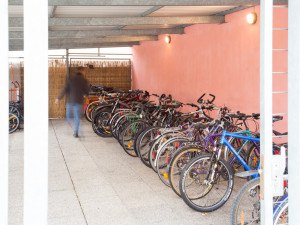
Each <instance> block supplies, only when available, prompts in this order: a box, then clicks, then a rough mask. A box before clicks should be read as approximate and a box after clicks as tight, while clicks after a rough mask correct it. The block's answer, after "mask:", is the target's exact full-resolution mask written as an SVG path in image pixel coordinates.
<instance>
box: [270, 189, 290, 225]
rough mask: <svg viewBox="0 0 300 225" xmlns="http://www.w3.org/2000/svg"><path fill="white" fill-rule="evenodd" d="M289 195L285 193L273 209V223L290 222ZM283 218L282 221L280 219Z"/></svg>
mask: <svg viewBox="0 0 300 225" xmlns="http://www.w3.org/2000/svg"><path fill="white" fill-rule="evenodd" d="M288 200H289V199H288V195H287V194H286V195H284V196H283V197H282V198H280V199H279V200H278V202H277V203H276V205H275V207H274V210H273V224H274V225H276V224H289V221H288V206H289V201H288ZM280 220H281V221H280Z"/></svg>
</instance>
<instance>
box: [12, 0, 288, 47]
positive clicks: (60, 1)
mask: <svg viewBox="0 0 300 225" xmlns="http://www.w3.org/2000/svg"><path fill="white" fill-rule="evenodd" d="M48 2H49V10H48V15H49V49H72V48H100V47H128V46H133V45H139V43H140V41H155V40H157V39H158V35H160V34H183V33H184V27H186V26H189V25H192V24H207V23H209V24H211V23H224V22H225V15H226V14H229V13H232V12H235V11H239V10H242V9H245V8H248V7H251V6H254V5H258V4H259V0H160V1H159V0H156V1H155V0H48ZM287 3H288V0H274V4H287ZM22 4H23V1H22V0H9V30H10V32H9V34H10V46H9V48H10V50H11V51H16V50H23V6H22Z"/></svg>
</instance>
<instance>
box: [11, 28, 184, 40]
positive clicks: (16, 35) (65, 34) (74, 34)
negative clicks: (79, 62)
mask: <svg viewBox="0 0 300 225" xmlns="http://www.w3.org/2000/svg"><path fill="white" fill-rule="evenodd" d="M161 34H184V29H183V28H164V29H144V30H84V31H49V38H84V37H89V38H95V37H106V36H149V35H161ZM9 37H10V38H11V39H23V38H24V33H23V31H11V32H9Z"/></svg>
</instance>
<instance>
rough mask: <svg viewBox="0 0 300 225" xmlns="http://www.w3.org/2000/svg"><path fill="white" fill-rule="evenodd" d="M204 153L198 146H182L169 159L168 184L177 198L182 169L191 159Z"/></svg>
mask: <svg viewBox="0 0 300 225" xmlns="http://www.w3.org/2000/svg"><path fill="white" fill-rule="evenodd" d="M204 151H205V150H203V148H201V147H199V146H184V147H182V148H180V149H178V151H176V152H175V153H174V156H173V157H172V158H171V161H170V164H169V168H168V176H169V183H170V186H171V188H172V189H173V191H174V192H175V193H176V194H177V195H178V196H181V195H180V190H179V181H180V176H181V173H182V170H183V168H184V167H185V165H186V164H187V163H188V162H189V161H190V160H191V159H192V158H194V157H196V156H199V155H201V154H203V152H204Z"/></svg>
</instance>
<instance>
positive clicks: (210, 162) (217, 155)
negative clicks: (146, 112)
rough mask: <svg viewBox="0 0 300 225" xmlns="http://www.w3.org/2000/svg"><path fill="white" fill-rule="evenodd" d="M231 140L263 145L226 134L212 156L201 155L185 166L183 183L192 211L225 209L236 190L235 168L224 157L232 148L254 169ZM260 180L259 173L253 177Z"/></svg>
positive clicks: (247, 138)
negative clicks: (227, 150)
mask: <svg viewBox="0 0 300 225" xmlns="http://www.w3.org/2000/svg"><path fill="white" fill-rule="evenodd" d="M227 137H229V138H230V137H232V138H237V139H244V140H249V141H253V142H259V141H260V139H259V138H255V137H249V136H244V135H239V134H235V133H228V132H227V131H223V133H222V137H221V141H220V144H217V145H216V147H215V148H214V150H213V152H212V153H211V154H205V155H201V156H197V157H195V158H194V159H192V160H191V161H190V162H189V163H187V165H186V166H185V167H184V169H183V171H182V174H181V177H180V183H179V189H180V193H181V197H182V199H183V200H184V201H185V203H186V204H187V205H188V206H189V207H191V208H192V209H194V210H196V211H199V212H211V211H214V210H216V209H218V208H220V207H221V206H223V205H224V204H225V203H226V201H227V200H228V199H229V197H230V195H231V193H232V190H233V185H234V182H233V177H234V172H233V170H232V167H231V166H230V165H229V163H228V162H227V161H225V160H224V159H223V158H222V157H221V156H222V152H223V150H224V149H225V146H227V147H228V149H229V150H230V152H232V153H233V155H234V156H235V158H236V159H237V160H238V161H239V162H240V163H241V165H242V166H243V167H244V168H245V170H247V171H250V170H251V168H250V167H249V166H248V165H247V163H246V162H245V160H244V159H243V158H242V157H241V156H240V155H239V154H238V152H237V151H236V149H235V148H234V147H233V146H232V145H231V144H230V143H229V142H228V141H227V139H226V138H227ZM252 177H253V178H256V177H258V175H257V174H254V175H252Z"/></svg>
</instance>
